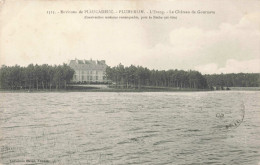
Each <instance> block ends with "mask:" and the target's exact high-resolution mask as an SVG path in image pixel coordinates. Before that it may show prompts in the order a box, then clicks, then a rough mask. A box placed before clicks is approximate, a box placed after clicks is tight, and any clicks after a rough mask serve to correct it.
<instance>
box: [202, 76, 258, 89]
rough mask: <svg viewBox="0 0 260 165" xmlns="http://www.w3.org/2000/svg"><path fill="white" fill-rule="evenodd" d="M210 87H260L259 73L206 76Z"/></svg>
mask: <svg viewBox="0 0 260 165" xmlns="http://www.w3.org/2000/svg"><path fill="white" fill-rule="evenodd" d="M205 78H206V79H207V83H208V85H209V86H215V87H220V88H222V87H259V86H260V74H259V73H237V74H235V73H230V74H212V75H205Z"/></svg>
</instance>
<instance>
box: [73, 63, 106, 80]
mask: <svg viewBox="0 0 260 165" xmlns="http://www.w3.org/2000/svg"><path fill="white" fill-rule="evenodd" d="M69 66H70V67H71V68H72V69H74V70H75V73H74V76H73V80H72V81H73V82H107V81H106V77H105V73H106V67H107V65H106V62H105V60H100V61H98V60H97V61H95V60H92V59H90V60H78V59H75V60H70V61H69Z"/></svg>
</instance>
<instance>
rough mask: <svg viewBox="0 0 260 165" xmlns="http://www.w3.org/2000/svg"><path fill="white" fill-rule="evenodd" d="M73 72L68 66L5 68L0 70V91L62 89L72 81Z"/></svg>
mask: <svg viewBox="0 0 260 165" xmlns="http://www.w3.org/2000/svg"><path fill="white" fill-rule="evenodd" d="M73 74H74V70H73V69H71V68H70V67H69V66H68V65H66V64H63V65H58V66H56V65H55V66H50V65H47V64H44V65H33V64H30V65H28V66H27V67H21V66H18V65H15V66H5V65H3V66H2V67H1V68H0V87H1V88H2V89H28V90H30V89H37V90H38V89H50V90H51V89H52V88H56V89H64V88H66V86H67V83H68V82H69V81H70V80H71V79H72V77H73Z"/></svg>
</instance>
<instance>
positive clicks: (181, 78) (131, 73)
mask: <svg viewBox="0 0 260 165" xmlns="http://www.w3.org/2000/svg"><path fill="white" fill-rule="evenodd" d="M106 75H107V79H109V80H112V81H113V82H115V87H118V88H139V89H140V88H142V87H149V86H155V87H175V88H196V89H206V88H208V85H207V81H206V79H205V77H204V76H202V75H201V73H199V72H197V71H191V70H190V71H183V70H167V71H165V70H161V71H159V70H149V69H147V68H144V67H142V66H134V65H131V66H129V67H124V66H123V65H122V64H119V65H118V66H115V67H107V69H106Z"/></svg>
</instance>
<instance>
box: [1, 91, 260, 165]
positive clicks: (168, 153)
mask: <svg viewBox="0 0 260 165" xmlns="http://www.w3.org/2000/svg"><path fill="white" fill-rule="evenodd" d="M0 149H1V150H0V164H26V163H27V164H30V163H29V162H31V164H62V165H64V164H69V165H71V164H77V165H78V164H147V165H151V164H175V165H181V164H183V165H187V164H236V165H237V164H242V165H245V164H247V165H251V164H252V165H257V164H259V162H260V92H259V91H220V92H176V93H174V92H157V93H153V92H151V93H101V92H100V93H99V92H97V93H94V92H93V93H91V92H68V93H58V92H57V93H0Z"/></svg>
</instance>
